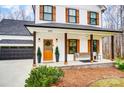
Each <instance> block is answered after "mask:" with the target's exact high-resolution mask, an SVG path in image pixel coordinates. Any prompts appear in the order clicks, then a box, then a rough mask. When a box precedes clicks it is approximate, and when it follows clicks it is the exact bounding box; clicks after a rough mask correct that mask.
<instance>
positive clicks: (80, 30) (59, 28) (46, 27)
mask: <svg viewBox="0 0 124 93" xmlns="http://www.w3.org/2000/svg"><path fill="white" fill-rule="evenodd" d="M25 26H26V28H27V29H28V30H29V31H30V32H31V33H33V32H34V31H36V32H41V33H43V32H51V33H73V34H85V35H90V34H93V35H96V36H101V37H105V36H111V35H115V34H119V33H122V31H117V30H112V29H105V28H101V27H93V26H85V25H76V24H62V23H42V24H34V25H25Z"/></svg>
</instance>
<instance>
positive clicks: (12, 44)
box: [0, 44, 33, 46]
mask: <svg viewBox="0 0 124 93" xmlns="http://www.w3.org/2000/svg"><path fill="white" fill-rule="evenodd" d="M0 46H33V44H0Z"/></svg>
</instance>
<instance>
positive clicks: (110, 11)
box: [103, 5, 124, 57]
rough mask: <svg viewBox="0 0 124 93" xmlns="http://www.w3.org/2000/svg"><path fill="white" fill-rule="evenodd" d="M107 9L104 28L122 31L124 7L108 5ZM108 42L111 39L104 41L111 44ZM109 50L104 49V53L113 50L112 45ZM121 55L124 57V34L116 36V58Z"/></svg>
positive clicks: (104, 15) (123, 26)
mask: <svg viewBox="0 0 124 93" xmlns="http://www.w3.org/2000/svg"><path fill="white" fill-rule="evenodd" d="M106 7H107V10H106V11H105V12H104V14H103V21H104V25H103V27H106V28H110V29H115V30H120V29H122V28H124V6H123V5H108V6H106ZM123 30H124V29H123ZM108 40H109V38H107V40H106V39H104V43H105V44H109V43H107V41H108ZM103 45H104V44H103ZM104 48H105V47H104ZM108 48H109V49H104V51H105V50H108V51H109V50H111V49H110V44H109V47H108ZM120 55H121V56H122V57H124V34H118V35H116V36H115V56H120Z"/></svg>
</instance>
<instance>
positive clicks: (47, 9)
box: [43, 5, 53, 21]
mask: <svg viewBox="0 0 124 93" xmlns="http://www.w3.org/2000/svg"><path fill="white" fill-rule="evenodd" d="M43 20H46V21H52V20H53V7H52V6H49V5H44V6H43Z"/></svg>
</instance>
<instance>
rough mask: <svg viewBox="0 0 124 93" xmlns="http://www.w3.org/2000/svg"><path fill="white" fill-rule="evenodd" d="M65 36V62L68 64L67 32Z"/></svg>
mask: <svg viewBox="0 0 124 93" xmlns="http://www.w3.org/2000/svg"><path fill="white" fill-rule="evenodd" d="M64 36H65V61H64V64H67V33H65V34H64Z"/></svg>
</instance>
